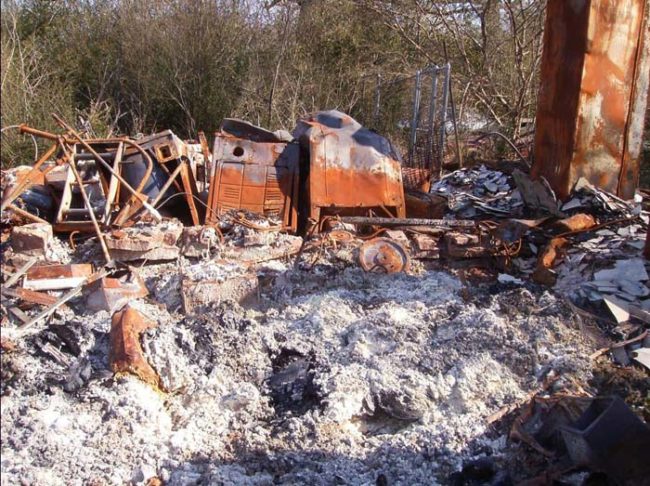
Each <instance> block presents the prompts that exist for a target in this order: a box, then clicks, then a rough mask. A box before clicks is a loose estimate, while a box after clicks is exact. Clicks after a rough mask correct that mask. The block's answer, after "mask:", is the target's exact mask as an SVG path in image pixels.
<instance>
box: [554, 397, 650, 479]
mask: <svg viewBox="0 0 650 486" xmlns="http://www.w3.org/2000/svg"><path fill="white" fill-rule="evenodd" d="M561 432H562V438H563V439H564V443H565V444H566V448H567V451H568V453H569V456H570V457H571V460H572V461H573V462H574V463H575V464H576V465H579V466H587V467H589V468H591V469H594V470H596V471H600V472H604V473H605V474H607V475H608V476H609V477H611V478H612V479H614V480H615V481H617V482H619V483H620V484H641V483H637V482H636V481H640V480H647V479H648V478H649V477H650V461H648V456H647V454H648V451H649V450H650V427H648V425H646V424H645V423H644V422H643V421H642V420H641V419H639V418H638V417H637V416H636V415H635V414H634V412H632V410H630V408H629V407H628V406H627V405H626V404H625V402H624V401H623V400H622V399H621V398H619V397H606V398H596V399H594V401H593V402H592V403H591V405H590V406H589V408H587V410H585V412H584V413H583V414H582V415H581V416H580V418H578V420H577V421H576V422H575V423H574V424H572V425H571V426H565V427H562V428H561Z"/></svg>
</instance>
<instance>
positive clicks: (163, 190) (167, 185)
mask: <svg viewBox="0 0 650 486" xmlns="http://www.w3.org/2000/svg"><path fill="white" fill-rule="evenodd" d="M182 169H183V162H182V161H181V162H180V163H179V164H178V167H176V169H174V172H172V173H171V174H170V176H169V179H167V182H165V185H164V186H162V188H161V189H160V191H159V192H158V195H157V196H156V198H155V199H154V200H153V201H152V202H151V205H152V206H153V207H156V204H158V202H159V201H160V200H161V199H162V197H163V194H165V193H166V192H167V189H169V188H170V186H171V185H172V183H173V182H174V180H175V179H176V177H178V174H180V172H181V170H182Z"/></svg>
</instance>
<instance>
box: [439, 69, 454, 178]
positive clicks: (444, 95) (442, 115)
mask: <svg viewBox="0 0 650 486" xmlns="http://www.w3.org/2000/svg"><path fill="white" fill-rule="evenodd" d="M444 69H445V80H444V84H443V87H442V88H443V91H442V107H441V110H442V111H441V112H440V148H439V152H440V164H439V167H437V174H436V175H437V176H438V179H439V178H440V177H441V176H442V160H443V159H442V158H443V154H444V152H445V129H446V126H445V125H446V124H447V104H448V100H449V78H450V76H451V64H449V63H447V64H446V65H445V67H444Z"/></svg>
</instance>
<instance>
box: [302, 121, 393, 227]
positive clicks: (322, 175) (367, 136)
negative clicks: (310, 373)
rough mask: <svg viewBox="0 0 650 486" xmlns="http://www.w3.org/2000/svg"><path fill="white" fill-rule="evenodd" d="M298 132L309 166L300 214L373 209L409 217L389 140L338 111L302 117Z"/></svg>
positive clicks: (316, 216) (357, 212) (316, 215)
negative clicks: (406, 212)
mask: <svg viewBox="0 0 650 486" xmlns="http://www.w3.org/2000/svg"><path fill="white" fill-rule="evenodd" d="M293 136H294V137H295V138H296V139H298V140H299V141H300V147H301V159H302V167H305V166H308V167H309V175H308V177H305V178H304V179H303V184H304V185H305V188H304V190H303V189H302V188H301V197H303V198H306V200H305V204H304V207H305V214H301V218H305V219H306V218H311V219H312V220H314V221H320V219H321V217H322V216H325V215H348V216H352V215H357V216H366V215H368V213H369V212H370V211H373V212H374V213H375V214H378V215H382V216H388V217H404V216H405V210H406V209H405V202H404V201H405V200H404V187H403V184H402V173H401V167H400V164H399V162H397V161H396V160H395V158H394V157H395V155H394V150H393V147H392V146H391V144H390V142H389V141H388V140H387V139H385V138H384V137H382V136H381V135H378V134H376V133H374V132H373V131H371V130H369V129H367V128H365V127H363V126H362V125H361V124H360V123H358V122H357V121H356V120H354V119H353V118H352V117H350V116H348V115H346V114H344V113H341V112H339V111H336V110H331V111H322V112H318V113H316V114H315V115H312V116H310V117H307V118H305V119H302V120H300V121H299V122H298V125H297V126H296V128H295V129H294V131H293ZM301 208H302V206H301Z"/></svg>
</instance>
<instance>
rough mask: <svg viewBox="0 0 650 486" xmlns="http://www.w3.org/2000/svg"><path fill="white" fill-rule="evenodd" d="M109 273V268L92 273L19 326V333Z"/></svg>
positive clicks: (25, 330) (22, 332)
mask: <svg viewBox="0 0 650 486" xmlns="http://www.w3.org/2000/svg"><path fill="white" fill-rule="evenodd" d="M108 273H109V272H108V271H107V270H102V271H100V272H96V273H94V274H92V275H91V276H90V277H88V278H87V279H85V280H84V281H83V282H82V283H80V284H79V285H77V286H76V287H75V288H73V289H71V290H69V291H68V292H66V293H65V294H64V295H62V296H61V298H59V299H58V300H57V301H56V302H55V303H54V304H53V305H52V306H51V307H48V308H47V309H44V310H43V311H41V312H39V313H38V314H37V315H36V316H34V317H33V318H32V320H30V321H29V322H27V323H25V324H24V325H23V326H21V327H20V328H19V330H18V331H19V333H21V334H24V333H25V332H27V330H28V329H29V328H30V327H32V326H33V325H34V324H36V323H37V322H38V321H40V320H41V319H43V318H45V317H48V316H49V315H50V314H52V313H53V312H54V311H55V310H57V309H58V308H59V307H61V306H62V305H63V304H65V303H66V302H68V301H69V300H70V299H72V298H73V297H75V296H76V295H77V294H78V293H79V292H81V289H83V287H84V286H85V285H86V284H88V283H90V282H94V281H95V280H97V279H100V278H103V277H105V276H106V275H108Z"/></svg>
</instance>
